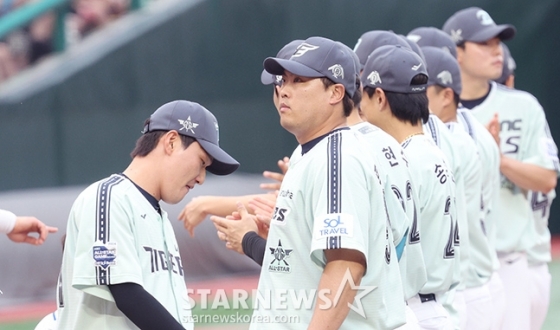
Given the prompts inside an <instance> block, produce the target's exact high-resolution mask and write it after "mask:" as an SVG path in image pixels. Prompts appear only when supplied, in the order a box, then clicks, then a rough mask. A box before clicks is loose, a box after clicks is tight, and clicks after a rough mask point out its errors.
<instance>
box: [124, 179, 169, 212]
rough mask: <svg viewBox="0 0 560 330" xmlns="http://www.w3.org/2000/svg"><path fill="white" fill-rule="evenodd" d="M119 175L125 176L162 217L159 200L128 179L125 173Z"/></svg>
mask: <svg viewBox="0 0 560 330" xmlns="http://www.w3.org/2000/svg"><path fill="white" fill-rule="evenodd" d="M119 175H122V176H124V177H125V178H127V179H128V181H130V182H132V184H133V185H134V186H135V187H136V189H138V190H139V191H140V193H141V194H142V195H143V196H144V197H145V198H146V199H147V200H148V202H149V203H150V204H151V205H152V206H153V208H154V209H155V210H156V211H157V213H159V214H160V215H161V207H160V206H159V202H158V200H157V199H156V198H155V197H154V196H152V195H150V193H149V192H147V191H146V190H144V189H142V187H140V186H139V185H137V184H136V183H134V181H132V180H130V178H129V177H127V176H126V175H125V174H124V173H120V174H119Z"/></svg>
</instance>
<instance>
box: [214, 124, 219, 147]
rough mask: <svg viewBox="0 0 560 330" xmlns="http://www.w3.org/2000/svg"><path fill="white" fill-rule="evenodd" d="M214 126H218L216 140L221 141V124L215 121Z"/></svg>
mask: <svg viewBox="0 0 560 330" xmlns="http://www.w3.org/2000/svg"><path fill="white" fill-rule="evenodd" d="M214 126H215V127H216V141H218V142H220V126H218V123H217V122H214Z"/></svg>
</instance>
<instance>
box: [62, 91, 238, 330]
mask: <svg viewBox="0 0 560 330" xmlns="http://www.w3.org/2000/svg"><path fill="white" fill-rule="evenodd" d="M131 157H132V162H131V163H130V165H129V166H128V167H127V169H126V170H125V171H124V172H123V173H119V174H114V175H111V176H110V177H108V178H106V179H103V180H100V181H98V182H96V183H94V184H92V185H90V186H89V187H88V188H86V189H85V190H84V191H83V192H82V193H81V194H80V195H79V196H78V198H77V199H76V201H75V202H74V204H73V206H72V209H71V211H70V215H69V218H68V226H67V233H66V234H67V236H66V242H65V249H64V253H63V259H62V267H61V274H60V278H59V287H60V292H59V295H58V297H57V298H58V299H57V300H58V315H59V328H60V329H137V328H140V329H184V328H187V329H192V328H193V324H192V319H191V311H190V304H189V300H188V295H187V288H186V286H185V281H184V277H183V274H184V271H183V267H184V265H183V264H182V261H181V257H180V255H179V248H178V246H177V241H176V239H175V234H174V232H173V228H172V226H171V224H170V222H169V219H168V218H167V213H166V212H165V211H164V210H162V209H161V208H160V205H159V201H160V200H163V201H164V202H166V203H170V204H175V203H178V202H180V201H181V200H182V199H183V198H184V196H185V194H187V193H188V192H189V190H190V189H193V188H194V186H195V185H196V184H202V183H204V179H205V176H206V170H208V171H209V172H211V173H214V174H217V175H226V174H229V173H232V172H233V171H235V170H236V169H237V168H238V166H239V163H237V161H235V159H233V158H232V157H231V156H230V155H228V154H227V153H226V152H224V151H223V150H222V149H220V147H219V146H218V123H217V121H216V118H215V117H214V116H213V115H212V114H211V113H210V112H209V111H208V110H206V109H205V108H204V107H202V106H201V105H199V104H198V103H194V102H189V101H183V100H180V101H173V102H170V103H166V104H164V105H162V106H161V107H160V108H158V109H157V110H156V111H155V112H154V113H153V114H152V115H151V116H150V118H149V119H148V120H147V121H146V123H145V126H144V130H143V135H142V136H141V137H140V138H139V139H138V141H137V143H136V147H135V149H134V150H133V151H132V153H131Z"/></svg>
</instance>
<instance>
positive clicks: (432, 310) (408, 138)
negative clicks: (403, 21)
mask: <svg viewBox="0 0 560 330" xmlns="http://www.w3.org/2000/svg"><path fill="white" fill-rule="evenodd" d="M427 80H428V76H427V73H426V69H425V65H423V62H422V59H421V58H420V57H419V56H418V55H416V54H415V53H414V52H412V51H411V50H409V49H407V48H404V47H400V46H382V47H379V48H377V49H376V50H375V51H373V52H372V53H371V55H370V56H369V57H368V60H367V62H366V64H365V67H364V70H363V71H362V74H361V81H362V85H363V86H364V92H363V98H362V103H361V109H362V111H363V113H364V115H365V116H366V118H367V120H368V122H370V123H372V124H374V125H376V126H378V127H380V128H381V129H383V130H384V131H386V132H387V133H389V134H390V135H392V136H393V137H394V138H395V139H396V140H397V141H398V142H399V143H400V144H401V145H402V146H403V149H404V153H405V156H406V159H407V160H408V162H409V169H410V171H411V174H412V178H413V184H414V186H415V187H417V190H418V200H419V204H418V206H417V207H418V208H419V211H420V212H419V215H418V219H419V222H418V227H419V228H420V232H421V233H422V240H421V242H420V244H421V247H422V252H423V255H424V261H425V264H426V271H427V283H426V284H425V285H424V286H423V288H422V289H421V290H420V293H419V294H418V295H417V296H415V297H413V298H410V299H408V301H407V302H408V306H409V307H410V308H412V310H413V311H414V312H415V314H416V317H417V319H418V323H419V325H420V326H421V327H422V328H423V329H451V328H452V327H453V325H452V322H451V320H450V318H449V314H448V313H447V311H446V310H445V309H444V307H443V306H442V304H441V302H440V299H441V297H442V296H443V295H444V294H445V293H446V292H447V291H449V290H450V289H451V288H452V287H454V286H456V285H457V282H456V278H455V274H454V272H455V249H456V248H457V247H458V245H459V237H458V232H457V222H456V217H457V213H456V209H455V184H454V182H453V175H452V173H451V171H449V170H448V167H447V164H446V162H447V161H446V159H445V156H444V155H443V154H442V152H441V150H439V149H438V148H437V147H436V146H435V144H434V143H433V141H432V140H431V139H430V138H429V137H427V136H425V135H424V133H423V130H422V123H423V122H425V121H427V119H428V115H429V112H428V100H427V98H426V94H425V91H426V83H427Z"/></svg>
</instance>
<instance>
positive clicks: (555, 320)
mask: <svg viewBox="0 0 560 330" xmlns="http://www.w3.org/2000/svg"><path fill="white" fill-rule="evenodd" d="M549 268H550V273H551V274H552V292H551V296H550V308H549V309H548V316H547V318H546V322H545V324H544V326H543V330H557V329H558V325H559V324H560V313H558V311H559V310H560V260H554V261H553V262H552V263H550V265H549ZM235 312H236V310H217V311H216V313H220V314H222V315H226V314H228V313H235ZM193 313H194V314H199V315H200V313H202V311H201V310H197V309H196V308H195V309H194V310H193ZM205 313H207V311H205ZM240 313H246V311H241V312H240ZM38 322H39V320H37V319H33V320H27V321H24V322H18V323H0V329H2V330H33V329H34V328H35V325H36V324H37V323H38ZM208 326H211V324H206V325H204V326H202V325H201V326H197V327H196V328H202V329H204V328H208ZM216 326H218V324H214V328H215V327H216ZM231 326H232V324H223V328H226V327H227V328H228V329H231ZM241 328H242V327H241Z"/></svg>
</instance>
